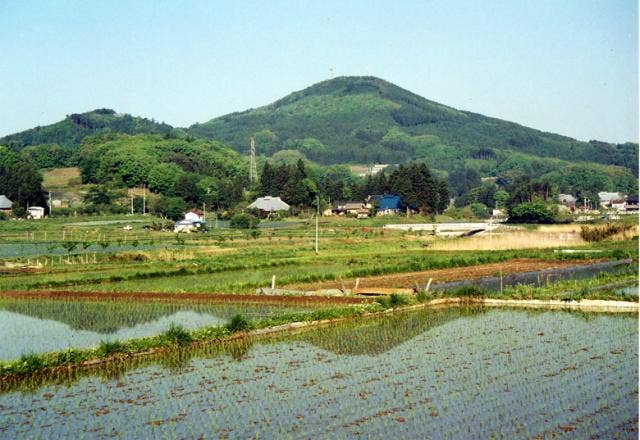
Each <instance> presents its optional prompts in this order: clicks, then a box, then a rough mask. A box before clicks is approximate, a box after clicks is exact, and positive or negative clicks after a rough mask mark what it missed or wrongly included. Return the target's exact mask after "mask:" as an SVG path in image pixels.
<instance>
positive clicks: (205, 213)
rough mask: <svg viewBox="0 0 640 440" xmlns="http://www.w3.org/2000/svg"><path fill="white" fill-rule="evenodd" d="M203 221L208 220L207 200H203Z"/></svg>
mask: <svg viewBox="0 0 640 440" xmlns="http://www.w3.org/2000/svg"><path fill="white" fill-rule="evenodd" d="M202 221H203V222H206V221H207V204H206V203H205V202H202Z"/></svg>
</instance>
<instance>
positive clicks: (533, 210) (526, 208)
mask: <svg viewBox="0 0 640 440" xmlns="http://www.w3.org/2000/svg"><path fill="white" fill-rule="evenodd" d="M553 222H554V217H553V212H552V211H551V209H550V208H549V207H548V206H547V205H546V204H545V203H544V202H541V201H536V202H528V203H521V204H519V205H516V206H514V207H513V208H511V210H510V212H509V223H542V224H548V223H553Z"/></svg>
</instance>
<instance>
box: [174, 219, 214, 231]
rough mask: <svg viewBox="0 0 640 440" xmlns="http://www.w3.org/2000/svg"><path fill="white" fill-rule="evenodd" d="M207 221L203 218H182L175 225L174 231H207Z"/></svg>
mask: <svg viewBox="0 0 640 440" xmlns="http://www.w3.org/2000/svg"><path fill="white" fill-rule="evenodd" d="M206 230H207V226H206V223H205V222H203V221H201V220H180V221H179V222H176V223H175V224H174V225H173V232H187V233H190V232H205V231H206Z"/></svg>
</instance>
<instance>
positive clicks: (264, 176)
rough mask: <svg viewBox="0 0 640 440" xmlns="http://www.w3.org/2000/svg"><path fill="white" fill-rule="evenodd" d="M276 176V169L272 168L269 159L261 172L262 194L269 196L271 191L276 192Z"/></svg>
mask: <svg viewBox="0 0 640 440" xmlns="http://www.w3.org/2000/svg"><path fill="white" fill-rule="evenodd" d="M274 177H275V174H274V169H273V168H271V164H270V163H269V161H266V162H265V163H264V166H263V167H262V173H261V174H260V193H261V194H262V195H265V196H269V195H271V193H273V192H275V191H274V190H273V184H274Z"/></svg>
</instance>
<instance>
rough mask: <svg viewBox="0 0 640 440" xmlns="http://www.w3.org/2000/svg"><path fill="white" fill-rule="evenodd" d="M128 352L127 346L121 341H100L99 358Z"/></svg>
mask: <svg viewBox="0 0 640 440" xmlns="http://www.w3.org/2000/svg"><path fill="white" fill-rule="evenodd" d="M125 351H126V346H125V345H124V344H123V343H122V342H120V341H100V345H99V346H98V356H100V357H103V356H109V355H112V354H114V353H123V352H125Z"/></svg>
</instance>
